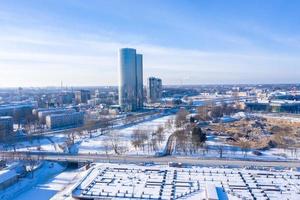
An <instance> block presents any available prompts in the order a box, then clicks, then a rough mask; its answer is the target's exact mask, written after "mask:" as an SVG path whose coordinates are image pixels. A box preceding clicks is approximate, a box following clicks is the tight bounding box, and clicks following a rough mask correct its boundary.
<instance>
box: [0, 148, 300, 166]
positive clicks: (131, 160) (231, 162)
mask: <svg viewBox="0 0 300 200" xmlns="http://www.w3.org/2000/svg"><path fill="white" fill-rule="evenodd" d="M0 158H1V159H7V160H28V159H32V160H47V161H58V162H71V163H76V162H77V163H92V162H99V163H122V164H124V163H125V164H126V163H127V164H142V163H155V164H161V165H167V164H168V163H170V162H174V163H175V162H176V163H182V164H186V165H200V166H234V167H284V168H300V161H295V160H287V161H283V160H272V161H266V160H246V159H243V160H237V159H216V158H199V157H184V156H164V157H156V156H146V155H140V156H137V155H109V154H67V153H55V152H53V153H51V152H5V151H2V152H0Z"/></svg>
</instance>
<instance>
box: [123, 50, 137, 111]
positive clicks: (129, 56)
mask: <svg viewBox="0 0 300 200" xmlns="http://www.w3.org/2000/svg"><path fill="white" fill-rule="evenodd" d="M119 105H120V106H121V108H122V109H123V110H125V111H136V110H139V109H141V108H142V107H143V56H142V55H141V54H136V50H135V49H132V48H122V49H120V51H119Z"/></svg>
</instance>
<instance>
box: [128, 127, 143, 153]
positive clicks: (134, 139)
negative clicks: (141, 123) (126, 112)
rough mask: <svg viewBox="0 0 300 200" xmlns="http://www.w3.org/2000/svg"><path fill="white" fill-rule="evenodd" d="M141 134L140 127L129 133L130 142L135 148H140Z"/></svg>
mask: <svg viewBox="0 0 300 200" xmlns="http://www.w3.org/2000/svg"><path fill="white" fill-rule="evenodd" d="M142 142H143V141H142V135H141V130H140V129H135V130H133V132H132V134H131V144H132V146H134V148H135V150H137V148H140V147H141V146H142Z"/></svg>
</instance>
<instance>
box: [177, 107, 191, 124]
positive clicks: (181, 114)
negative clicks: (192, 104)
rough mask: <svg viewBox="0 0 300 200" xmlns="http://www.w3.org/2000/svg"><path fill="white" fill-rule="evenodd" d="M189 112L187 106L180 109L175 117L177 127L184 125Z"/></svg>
mask: <svg viewBox="0 0 300 200" xmlns="http://www.w3.org/2000/svg"><path fill="white" fill-rule="evenodd" d="M188 114H189V112H188V111H187V110H186V109H185V108H180V109H179V111H178V112H177V114H176V117H175V124H176V127H177V128H179V127H182V126H183V125H184V124H185V123H186V121H187V119H186V117H187V115H188Z"/></svg>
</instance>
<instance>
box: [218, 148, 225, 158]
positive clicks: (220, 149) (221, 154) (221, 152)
mask: <svg viewBox="0 0 300 200" xmlns="http://www.w3.org/2000/svg"><path fill="white" fill-rule="evenodd" d="M217 151H218V152H219V155H220V158H223V152H224V146H223V145H218V146H217Z"/></svg>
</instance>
